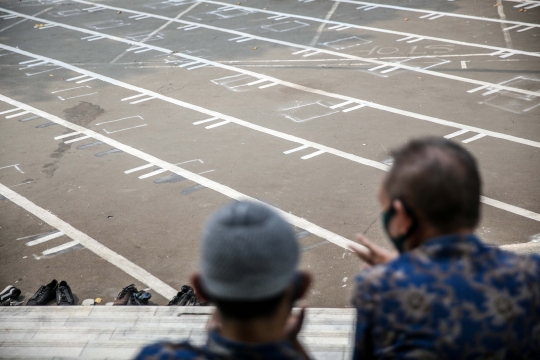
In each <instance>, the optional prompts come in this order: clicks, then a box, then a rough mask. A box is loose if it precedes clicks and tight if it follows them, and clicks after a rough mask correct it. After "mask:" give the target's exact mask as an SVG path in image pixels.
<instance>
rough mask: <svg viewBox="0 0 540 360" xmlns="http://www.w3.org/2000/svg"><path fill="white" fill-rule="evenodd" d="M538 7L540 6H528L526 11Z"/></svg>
mask: <svg viewBox="0 0 540 360" xmlns="http://www.w3.org/2000/svg"><path fill="white" fill-rule="evenodd" d="M529 4H530V3H529ZM538 6H540V4H534V5H531V6H527V7H526V8H525V9H527V10H529V9H534V8H535V7H538Z"/></svg>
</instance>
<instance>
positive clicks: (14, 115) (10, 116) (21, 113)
mask: <svg viewBox="0 0 540 360" xmlns="http://www.w3.org/2000/svg"><path fill="white" fill-rule="evenodd" d="M29 112H30V111H23V112H20V113H17V114H13V115H8V116H6V119H11V118H14V117H17V116H21V115H24V114H28V113H29Z"/></svg>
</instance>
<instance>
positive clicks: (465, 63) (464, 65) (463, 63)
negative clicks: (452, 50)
mask: <svg viewBox="0 0 540 360" xmlns="http://www.w3.org/2000/svg"><path fill="white" fill-rule="evenodd" d="M461 68H462V69H466V68H467V61H462V62H461Z"/></svg>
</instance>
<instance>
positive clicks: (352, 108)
mask: <svg viewBox="0 0 540 360" xmlns="http://www.w3.org/2000/svg"><path fill="white" fill-rule="evenodd" d="M364 106H366V105H365V104H360V105H356V106H353V107H351V108H348V109H345V110H343V112H344V113H346V112H349V111H353V110H356V109H360V108H363V107H364Z"/></svg>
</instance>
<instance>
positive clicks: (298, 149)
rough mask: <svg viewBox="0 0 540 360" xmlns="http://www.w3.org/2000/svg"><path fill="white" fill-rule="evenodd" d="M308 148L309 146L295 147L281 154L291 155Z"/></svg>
mask: <svg viewBox="0 0 540 360" xmlns="http://www.w3.org/2000/svg"><path fill="white" fill-rule="evenodd" d="M308 147H309V145H302V146H299V147H296V148H294V149H291V150H287V151H284V152H283V153H284V154H286V155H288V154H292V153H293V152H297V151H300V150H304V149H307V148H308Z"/></svg>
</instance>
